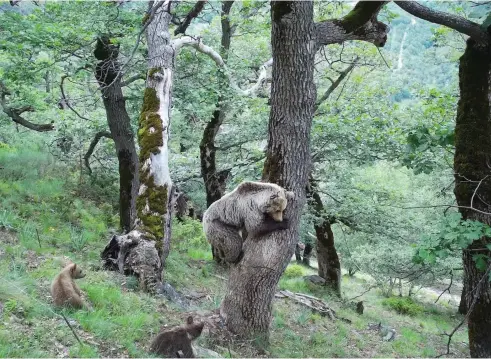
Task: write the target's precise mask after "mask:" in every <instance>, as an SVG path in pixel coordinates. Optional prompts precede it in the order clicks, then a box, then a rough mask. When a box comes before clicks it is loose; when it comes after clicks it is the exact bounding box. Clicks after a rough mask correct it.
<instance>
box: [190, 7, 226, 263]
mask: <svg viewBox="0 0 491 359" xmlns="http://www.w3.org/2000/svg"><path fill="white" fill-rule="evenodd" d="M233 3H234V2H233V1H223V2H222V13H221V16H222V17H221V25H222V39H221V46H220V56H221V57H222V59H223V61H224V63H227V59H228V52H229V49H230V40H231V39H232V27H231V25H230V18H229V14H230V9H231V8H232V5H233ZM217 77H218V84H219V86H218V91H219V92H220V95H219V96H218V100H217V104H216V109H215V111H213V115H212V117H211V119H210V121H209V122H208V123H207V124H206V127H205V130H204V131H203V138H202V139H201V143H200V145H199V149H200V161H201V176H202V177H203V182H204V184H205V191H206V206H207V207H209V206H210V205H211V204H212V203H213V202H215V201H217V200H219V199H220V198H222V196H223V195H224V193H225V188H226V186H225V182H226V180H227V178H228V176H229V174H230V171H229V170H225V171H220V172H217V165H216V147H215V138H216V135H217V133H218V130H219V129H220V126H221V125H222V123H223V120H224V119H225V115H226V107H227V105H226V96H225V94H226V93H227V90H228V80H227V78H226V77H225V76H224V74H223V71H218V72H217ZM211 251H212V254H213V259H214V260H215V261H216V262H217V263H221V258H220V256H218V255H216V253H215V249H214V248H213V246H212V247H211Z"/></svg>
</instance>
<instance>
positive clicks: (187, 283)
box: [0, 153, 468, 357]
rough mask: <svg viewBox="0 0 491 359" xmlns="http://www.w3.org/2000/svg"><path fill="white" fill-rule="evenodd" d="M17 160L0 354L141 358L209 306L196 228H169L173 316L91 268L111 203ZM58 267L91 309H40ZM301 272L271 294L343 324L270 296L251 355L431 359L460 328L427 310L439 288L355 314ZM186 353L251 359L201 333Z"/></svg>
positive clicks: (218, 281) (7, 185)
mask: <svg viewBox="0 0 491 359" xmlns="http://www.w3.org/2000/svg"><path fill="white" fill-rule="evenodd" d="M0 157H1V153H0ZM15 161H16V160H15V158H14V159H13V160H12V161H11V162H9V163H14V162H15ZM18 162H19V163H20V164H19V165H18V166H19V169H18V173H21V174H22V176H20V175H18V176H17V175H15V173H14V172H15V171H14V170H13V169H12V168H14V167H8V164H6V165H5V168H6V169H9V171H10V172H8V173H7V171H3V172H0V273H2V276H1V278H0V357H102V356H104V357H148V356H149V354H148V352H147V350H148V346H149V344H150V341H151V340H152V338H153V337H154V336H155V335H156V334H157V333H158V331H159V330H160V328H161V327H163V326H164V325H168V326H172V325H176V324H182V323H184V319H185V318H186V316H187V313H189V312H192V313H194V314H197V315H205V314H206V313H207V312H209V311H211V310H214V309H216V308H218V307H219V305H220V301H221V299H222V298H223V295H224V291H225V285H226V276H227V272H226V270H225V269H223V268H220V267H217V266H216V265H215V264H214V263H213V261H212V260H211V253H210V251H209V248H208V245H207V243H206V241H205V240H204V237H203V234H202V230H201V224H200V223H199V222H196V221H191V220H190V221H186V222H185V223H183V224H180V223H175V225H174V227H173V238H172V250H171V254H170V256H169V259H168V263H167V268H166V271H165V279H166V280H167V281H168V282H169V283H170V284H171V285H172V286H173V287H174V288H176V289H177V291H178V292H180V293H182V294H183V295H184V296H186V297H188V298H189V302H190V306H189V308H182V307H180V306H178V305H177V304H175V303H172V302H170V301H169V300H167V299H166V298H164V297H153V296H150V295H147V294H145V293H143V292H141V291H139V290H138V284H137V281H136V280H135V279H134V278H132V277H125V276H123V275H120V274H118V273H116V272H109V271H105V270H103V269H102V267H101V262H100V253H101V250H102V249H103V248H104V246H105V245H106V243H107V240H108V239H109V231H110V228H113V227H115V225H116V223H117V218H116V217H115V216H114V211H113V208H112V207H111V206H107V204H105V203H104V201H100V202H96V201H95V200H93V199H90V198H88V197H89V196H88V192H87V191H86V190H82V189H81V188H79V186H80V183H76V185H75V184H72V185H70V184H69V183H68V182H66V181H65V180H62V179H60V178H58V177H57V176H59V175H58V173H57V172H56V171H51V172H50V171H38V170H36V171H35V173H32V174H26V173H25V169H26V168H28V167H26V165H25V161H24V162H22V161H18ZM4 163H6V160H5V158H4ZM14 165H15V163H14V164H13V165H12V166H14ZM12 171H14V172H12ZM2 176H3V177H2ZM95 197H97V196H95ZM67 259H71V260H73V261H74V262H76V263H77V264H79V265H80V266H82V267H83V269H84V270H85V272H86V274H87V275H86V277H85V278H83V279H80V280H77V283H78V284H79V286H80V288H81V289H82V290H83V291H84V293H85V295H86V298H87V300H88V301H89V302H90V303H91V305H92V307H93V311H90V312H89V311H83V310H79V311H70V310H63V311H60V310H56V309H54V308H53V307H52V305H51V298H50V292H49V288H50V283H51V281H52V279H53V278H54V277H55V275H56V274H57V273H58V272H59V271H60V270H61V266H62V264H63V263H64V262H65V261H66V260H67ZM308 274H315V269H313V268H306V267H303V266H300V265H297V264H295V263H293V262H292V263H291V264H290V265H289V267H288V268H287V270H286V271H285V274H284V275H283V277H282V278H281V280H280V283H279V290H290V291H292V292H297V293H305V294H308V295H312V296H315V297H317V298H320V299H322V300H323V301H325V302H326V303H327V304H328V305H329V306H330V307H331V308H333V309H334V310H335V311H336V314H337V316H338V317H342V318H346V319H349V321H351V323H348V322H346V321H343V320H331V319H329V317H324V316H321V315H319V314H318V313H315V312H313V311H312V310H311V309H310V308H308V307H306V306H303V305H301V304H297V303H295V302H294V301H292V300H291V299H288V298H277V299H275V303H274V319H273V323H272V329H271V333H272V335H271V345H270V347H269V348H268V352H267V353H265V354H264V353H263V354H262V355H261V356H269V357H432V356H436V355H438V354H441V353H444V352H446V343H447V340H448V337H447V336H446V335H444V333H449V332H450V331H451V330H452V329H453V328H454V327H455V326H456V325H458V323H459V322H460V321H461V320H462V316H460V315H458V314H456V313H457V308H456V305H455V304H456V303H455V302H452V301H451V300H450V301H449V299H450V298H449V299H445V300H440V301H439V302H438V303H437V304H434V301H435V299H436V298H437V296H438V294H439V293H440V292H439V291H435V292H434V293H431V291H430V292H428V291H426V292H422V291H420V292H418V294H417V295H416V298H415V299H414V300H410V301H406V298H403V299H401V298H398V297H392V298H389V299H387V298H385V297H383V296H382V295H381V294H380V292H379V291H378V290H377V289H372V290H370V291H368V292H367V293H365V294H364V295H363V296H362V297H361V298H357V299H355V300H354V301H358V300H363V301H364V306H365V312H364V314H363V315H358V314H357V313H356V312H355V311H354V309H353V307H352V306H350V305H349V304H347V303H346V302H343V301H341V300H339V299H338V298H337V297H336V296H334V295H333V294H332V293H330V292H329V291H328V290H327V289H326V288H324V287H319V286H316V285H314V284H312V283H310V282H308V281H306V280H305V279H304V278H303V276H305V275H308ZM372 284H373V283H371V281H370V279H369V278H367V277H366V276H364V275H358V274H357V275H355V276H354V277H348V276H343V278H342V292H343V298H353V297H356V296H358V295H360V294H361V293H363V292H365V291H366V290H367V289H368V288H369V287H370V286H371V285H372ZM457 304H458V301H457ZM394 308H395V309H398V310H399V311H401V308H402V310H406V311H408V312H409V314H400V313H398V312H397V311H396V310H394ZM61 314H64V315H65V316H66V318H67V319H68V321H69V323H70V324H71V326H72V327H73V329H74V331H75V333H76V334H77V336H78V337H79V339H80V342H81V344H80V343H79V342H78V341H77V339H76V338H75V336H74V334H73V333H72V331H71V330H70V329H69V327H68V326H67V324H66V323H65V321H64V319H63V317H62V316H61ZM379 322H381V323H382V325H383V326H384V327H385V326H387V327H390V328H392V329H394V330H395V332H396V335H395V338H394V340H392V341H384V340H383V338H382V335H383V333H382V334H381V333H380V332H379V331H378V330H376V329H374V326H372V324H378V323H379ZM196 344H197V345H199V346H201V347H204V348H208V349H211V350H214V351H216V352H217V353H219V354H220V355H222V356H224V357H250V356H258V353H257V352H256V351H254V350H253V349H252V346H251V345H248V344H247V343H245V344H244V343H231V344H230V345H228V346H220V345H216V344H215V342H213V341H211V340H210V337H209V336H208V335H207V332H206V330H205V331H204V333H203V335H202V336H201V337H200V338H199V339H198V340H197V341H196ZM450 351H451V353H452V354H451V355H450V356H454V357H466V356H468V344H467V332H466V329H465V325H464V328H462V329H460V330H459V331H458V332H457V333H456V334H455V335H454V336H453V339H452V344H451V347H450Z"/></svg>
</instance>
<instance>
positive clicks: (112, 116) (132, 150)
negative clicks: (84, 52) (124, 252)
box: [91, 35, 139, 233]
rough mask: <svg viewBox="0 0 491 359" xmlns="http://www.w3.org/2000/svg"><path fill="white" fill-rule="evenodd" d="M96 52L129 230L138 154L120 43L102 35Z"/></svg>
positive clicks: (121, 211) (121, 203)
mask: <svg viewBox="0 0 491 359" xmlns="http://www.w3.org/2000/svg"><path fill="white" fill-rule="evenodd" d="M94 56H95V57H96V58H97V59H98V60H99V61H100V62H99V63H98V64H97V66H96V68H95V77H96V79H97V82H98V83H99V85H100V90H101V96H102V102H103V103H104V108H105V109H106V118H107V124H108V125H109V130H110V132H111V138H112V139H113V141H114V144H115V147H116V156H117V158H118V164H119V219H120V225H121V228H122V230H123V232H124V233H127V232H128V231H130V230H131V228H132V227H133V225H134V222H135V218H136V198H137V196H138V154H137V153H136V147H135V140H134V134H133V130H132V128H131V120H130V116H129V115H128V112H127V111H126V104H125V102H126V100H125V98H124V96H123V88H122V82H121V77H122V76H121V65H120V64H119V61H118V56H119V47H118V46H116V45H114V44H112V43H111V39H110V36H109V35H103V36H100V37H99V38H98V39H97V44H96V48H95V51H94ZM138 78H139V77H136V78H135V79H138ZM96 138H97V135H96ZM91 148H93V147H92V146H91Z"/></svg>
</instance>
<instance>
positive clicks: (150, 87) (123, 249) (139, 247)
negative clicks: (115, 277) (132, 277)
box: [102, 0, 175, 292]
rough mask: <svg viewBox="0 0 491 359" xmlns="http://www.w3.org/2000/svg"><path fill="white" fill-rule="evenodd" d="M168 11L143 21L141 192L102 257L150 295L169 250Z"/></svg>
mask: <svg viewBox="0 0 491 359" xmlns="http://www.w3.org/2000/svg"><path fill="white" fill-rule="evenodd" d="M169 5H171V6H169ZM170 7H172V3H171V2H170V1H169V0H166V1H163V2H154V3H153V4H152V6H151V7H150V9H149V13H148V14H147V15H146V16H145V22H148V26H147V28H146V38H147V45H148V62H147V66H148V73H147V82H146V88H145V92H144V95H143V106H142V109H141V112H140V117H139V129H138V142H139V145H140V154H139V174H140V187H139V190H138V198H137V202H136V210H137V220H136V227H135V229H134V230H132V231H130V232H129V233H128V234H126V235H123V236H117V237H116V236H115V237H113V239H112V240H111V242H110V243H109V244H108V245H107V246H106V248H105V249H104V252H103V253H102V257H103V258H104V259H105V264H106V265H107V266H112V267H113V268H114V267H116V268H117V269H118V270H119V271H120V272H125V273H128V272H131V273H136V274H137V275H138V277H139V279H140V285H141V287H142V288H144V289H145V290H148V291H151V292H153V291H156V290H158V289H159V288H161V286H160V284H161V281H162V269H163V267H164V265H165V259H166V257H167V255H168V253H169V245H170V216H171V213H172V209H171V201H170V198H171V197H172V182H171V178H170V172H169V163H168V158H169V153H168V140H169V126H170V110H171V94H172V75H173V70H174V54H175V49H174V47H173V44H172V43H171V41H170V34H169V23H170V21H171V18H172V15H171V14H170V9H169V8H170Z"/></svg>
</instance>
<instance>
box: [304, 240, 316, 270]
mask: <svg viewBox="0 0 491 359" xmlns="http://www.w3.org/2000/svg"><path fill="white" fill-rule="evenodd" d="M313 249H314V247H313V246H312V244H311V243H307V244H305V249H304V250H303V258H302V263H303V264H304V265H306V266H307V267H310V256H311V255H312V250H313Z"/></svg>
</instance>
